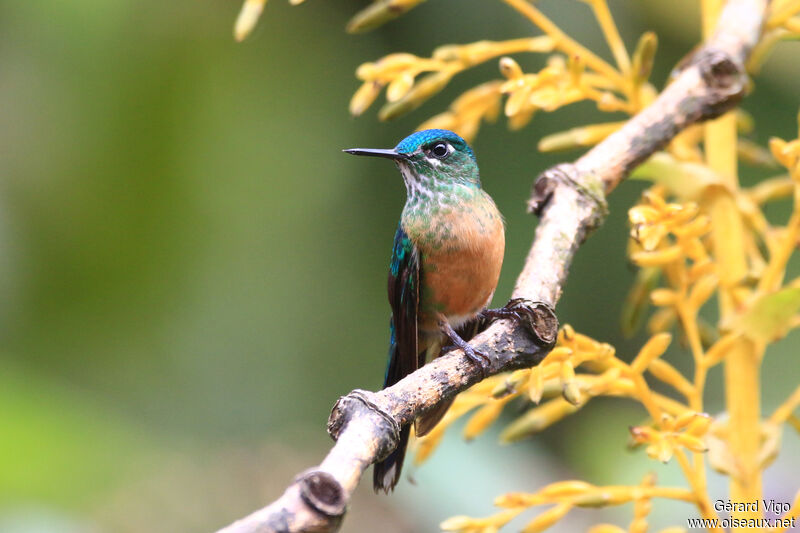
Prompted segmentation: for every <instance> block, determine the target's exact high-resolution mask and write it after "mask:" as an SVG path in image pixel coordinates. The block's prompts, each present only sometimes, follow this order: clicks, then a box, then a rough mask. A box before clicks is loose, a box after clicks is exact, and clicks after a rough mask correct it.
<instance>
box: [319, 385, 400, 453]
mask: <svg viewBox="0 0 800 533" xmlns="http://www.w3.org/2000/svg"><path fill="white" fill-rule="evenodd" d="M373 395H374V393H372V392H370V391H365V390H361V389H356V390H354V391H352V392H351V393H350V394H348V395H347V396H342V397H340V398H339V399H338V400H336V403H335V404H334V406H333V409H332V410H331V415H330V417H328V434H329V435H330V436H331V438H333V440H338V439H339V434H340V433H341V432H342V431H343V430H344V428H345V427H346V426H347V424H348V422H350V421H351V420H354V419H358V418H364V417H365V416H369V415H370V414H371V415H377V416H373V417H372V418H375V419H377V420H376V422H375V425H376V427H377V429H378V434H379V435H381V438H380V439H379V440H378V443H377V444H378V449H377V452H376V455H375V461H380V460H381V459H385V458H386V457H387V456H388V455H389V454H390V453H392V450H394V449H395V448H396V447H397V442H398V441H399V440H400V425H399V424H398V423H397V422H396V421H395V419H394V417H393V416H392V415H390V414H389V413H387V412H386V411H384V410H383V409H381V408H380V407H379V406H378V404H377V403H375V402H374V401H372V399H371V397H372V396H373Z"/></svg>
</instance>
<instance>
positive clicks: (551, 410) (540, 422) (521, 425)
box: [500, 397, 579, 443]
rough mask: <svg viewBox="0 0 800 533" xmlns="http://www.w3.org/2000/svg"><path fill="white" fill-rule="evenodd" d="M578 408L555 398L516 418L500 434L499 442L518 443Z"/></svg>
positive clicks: (562, 399)
mask: <svg viewBox="0 0 800 533" xmlns="http://www.w3.org/2000/svg"><path fill="white" fill-rule="evenodd" d="M578 409H579V407H577V406H575V405H572V404H571V403H569V402H567V401H566V400H565V399H564V398H561V397H559V398H555V399H553V400H550V401H548V402H546V403H543V404H541V405H539V406H537V407H534V408H533V409H530V410H529V411H528V412H527V413H525V414H524V415H522V416H521V417H519V418H517V419H516V420H515V421H514V422H512V423H511V424H509V425H508V427H507V428H506V429H504V430H503V432H502V433H501V434H500V442H502V443H510V442H515V441H518V440H520V439H522V438H524V437H527V436H528V435H532V434H534V433H538V432H539V431H542V430H543V429H546V428H548V427H550V426H551V425H553V424H555V423H556V422H558V421H559V420H561V419H562V418H564V417H565V416H567V415H571V414H572V413H574V412H575V411H577V410H578Z"/></svg>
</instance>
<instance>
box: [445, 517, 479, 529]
mask: <svg viewBox="0 0 800 533" xmlns="http://www.w3.org/2000/svg"><path fill="white" fill-rule="evenodd" d="M475 523H476V520H475V519H474V518H472V517H470V516H465V515H459V516H452V517H450V518H448V519H447V520H445V521H444V522H442V523H441V524H439V528H440V529H441V530H442V531H456V532H467V531H473V530H475Z"/></svg>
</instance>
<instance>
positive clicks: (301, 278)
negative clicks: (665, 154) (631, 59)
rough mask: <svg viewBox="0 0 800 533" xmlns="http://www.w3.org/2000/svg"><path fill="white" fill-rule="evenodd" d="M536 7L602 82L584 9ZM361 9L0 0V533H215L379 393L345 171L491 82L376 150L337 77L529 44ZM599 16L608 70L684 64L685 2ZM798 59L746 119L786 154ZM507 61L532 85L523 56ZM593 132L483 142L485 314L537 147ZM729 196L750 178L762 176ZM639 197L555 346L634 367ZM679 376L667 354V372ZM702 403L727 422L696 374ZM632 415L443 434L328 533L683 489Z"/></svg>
mask: <svg viewBox="0 0 800 533" xmlns="http://www.w3.org/2000/svg"><path fill="white" fill-rule="evenodd" d="M540 4H541V6H542V9H543V10H544V11H545V12H546V13H548V14H549V15H551V16H552V17H553V18H554V19H555V20H556V21H558V22H559V23H561V24H562V25H563V27H564V28H565V29H567V30H568V31H569V33H570V34H571V35H573V36H575V37H577V38H579V39H581V40H582V41H583V42H584V43H585V44H587V45H589V46H590V47H591V48H592V49H594V50H602V51H603V55H605V56H606V57H608V56H609V54H607V53H606V52H605V48H604V46H603V43H602V38H601V36H600V33H599V31H598V30H597V28H596V27H595V24H594V20H593V19H592V17H591V16H590V11H589V10H588V8H587V7H586V6H585V5H583V4H582V3H580V2H563V1H557V0H548V1H542V2H541V3H540ZM364 5H365V4H364V2H361V1H355V0H339V1H336V2H322V1H318V0H309V1H308V2H307V3H306V4H304V5H302V6H300V7H295V8H290V7H289V6H288V5H287V4H285V3H284V2H280V1H273V2H270V3H269V4H268V5H267V8H266V10H265V13H264V16H263V18H262V21H261V23H260V24H259V26H258V27H257V29H256V31H255V33H254V34H253V35H252V36H251V37H250V38H249V39H248V40H247V41H246V42H244V43H242V44H236V43H235V42H234V41H233V39H232V37H231V28H232V25H233V21H234V19H235V17H236V14H237V12H238V9H239V7H240V5H239V2H238V0H237V1H231V2H207V1H206V2H197V1H190V0H175V1H171V2H161V1H155V0H139V1H130V0H117V1H115V2H103V1H98V0H82V1H73V2H59V1H53V0H39V1H37V2H3V3H0V117H2V118H1V119H0V178H2V179H0V187H1V188H2V190H0V249H1V250H2V253H0V295H2V296H1V297H0V335H1V336H2V343H0V350H1V353H2V357H1V358H0V531H2V532H3V533H5V532H13V533H18V532H94V531H122V532H128V531H130V532H134V531H136V532H139V531H165V532H166V531H169V532H177V531H181V532H183V531H186V532H195V531H197V532H202V531H211V530H214V529H216V528H217V527H220V526H222V525H224V524H226V523H228V522H230V521H232V520H233V519H235V518H237V517H239V516H241V515H243V514H246V513H247V512H249V511H252V510H254V509H256V508H257V507H259V506H261V505H263V504H264V503H266V502H268V501H270V500H272V499H274V498H275V497H276V496H277V495H279V494H280V493H281V492H282V489H283V487H284V486H285V485H286V484H287V483H288V482H289V481H290V480H291V478H292V476H293V475H294V474H296V473H297V472H299V471H300V470H302V469H304V468H306V467H308V466H310V465H312V464H315V463H316V462H318V461H319V460H320V459H321V457H322V456H323V454H324V453H325V451H326V450H327V448H328V447H329V445H330V441H329V438H328V436H327V435H326V434H325V431H324V424H325V421H326V419H327V415H328V412H329V409H330V407H331V406H332V404H333V401H334V400H335V399H336V398H337V397H338V396H339V395H342V394H345V393H347V392H349V391H350V390H351V389H353V388H371V389H375V388H378V387H379V386H380V382H381V378H382V376H383V371H384V364H385V360H384V358H385V352H386V343H387V335H388V333H387V321H388V320H387V319H388V313H389V309H388V304H387V303H386V295H385V276H386V268H387V263H388V259H389V251H390V249H389V248H390V243H391V239H392V236H393V233H394V228H395V225H396V220H397V216H398V215H399V212H400V210H401V208H402V205H403V201H404V189H403V185H402V183H401V179H400V177H399V175H397V173H396V172H395V170H394V169H393V168H392V166H391V165H390V164H388V163H386V162H385V161H372V160H369V161H367V160H357V159H356V158H351V157H345V156H344V155H342V154H341V152H340V150H341V149H342V148H348V147H353V146H374V147H389V146H393V145H394V144H395V143H396V142H397V141H398V140H399V139H401V138H402V137H404V136H405V135H407V134H408V133H409V132H410V131H412V130H413V129H414V128H415V127H416V126H417V125H418V124H419V123H421V122H422V121H423V120H424V119H426V118H427V117H429V116H431V115H433V114H435V113H437V112H439V111H441V110H442V109H444V108H445V107H446V105H447V104H449V102H450V101H451V100H452V99H453V98H455V97H456V96H457V95H458V94H460V92H461V91H462V90H464V89H466V88H468V87H471V86H473V85H475V84H477V83H479V82H481V81H483V80H485V79H488V78H490V77H496V65H495V63H494V62H492V63H491V64H489V65H486V66H485V67H481V68H478V69H475V70H474V71H470V72H469V73H466V74H464V75H462V76H461V77H459V78H457V79H456V80H455V81H454V83H453V84H452V86H451V87H450V88H449V89H447V90H446V91H444V93H443V94H441V95H439V96H437V97H436V98H434V99H433V100H432V101H431V102H429V103H428V104H426V105H425V106H424V107H423V108H422V109H420V110H418V111H417V112H415V113H413V114H412V115H411V116H410V117H407V118H404V119H402V120H399V121H397V122H393V123H389V124H381V123H378V122H377V120H376V119H375V116H374V115H375V113H374V110H371V111H370V112H368V113H367V115H366V116H365V117H362V118H359V119H352V118H350V117H349V116H348V113H347V103H348V100H349V97H350V95H351V94H352V92H353V91H354V90H355V89H356V88H357V86H358V84H357V81H356V80H355V78H354V75H353V72H354V70H355V67H356V66H357V65H359V64H360V63H362V62H364V61H369V60H374V59H377V58H379V57H381V56H382V55H385V54H387V53H390V52H394V51H409V52H412V53H417V54H420V55H427V54H429V53H430V51H431V50H432V49H433V48H434V47H435V46H437V45H439V44H444V43H448V42H454V43H465V42H470V41H474V40H479V39H503V38H512V37H519V36H525V35H530V34H531V33H532V32H534V30H533V29H532V28H531V27H530V26H529V25H528V23H527V22H525V21H524V20H522V19H521V18H519V17H517V16H516V14H515V13H513V12H512V11H511V10H510V9H508V8H507V7H505V6H504V5H502V4H500V3H498V2H490V1H487V0H439V1H437V2H428V3H425V4H424V5H422V6H420V7H419V8H418V9H416V10H414V11H413V12H412V13H410V14H409V15H408V16H406V17H403V18H401V19H399V20H398V21H396V22H393V23H391V24H389V25H387V26H385V27H384V28H382V29H380V30H378V31H376V32H373V33H370V34H367V35H358V36H350V35H346V34H345V33H344V31H343V28H344V25H345V23H346V21H347V20H348V18H349V17H350V16H351V15H352V14H353V13H355V12H356V11H357V10H358V9H360V8H361V7H363V6H364ZM612 9H613V11H614V13H615V14H616V16H617V20H618V23H619V25H620V27H621V31H622V34H623V36H624V38H625V40H626V42H627V44H628V46H629V48H632V47H633V46H634V44H635V42H636V39H637V38H638V35H639V34H640V33H641V32H642V31H644V30H646V29H654V30H656V31H657V33H658V35H659V38H660V50H659V54H658V56H657V62H656V72H655V74H654V80H655V81H656V82H657V83H658V84H659V85H661V84H663V82H664V81H665V80H666V77H667V74H668V72H669V70H670V67H671V66H672V65H673V64H674V63H675V62H676V61H678V60H679V59H680V58H681V57H682V56H683V55H684V54H685V53H686V52H687V51H688V50H689V49H690V48H691V47H692V46H693V45H694V44H695V43H696V41H697V35H698V31H699V30H698V28H699V23H698V20H697V16H696V12H695V11H696V6H695V5H694V2H692V1H690V0H680V1H669V2H666V1H665V2H636V3H630V2H622V1H617V2H613V3H612ZM454 11H455V13H454ZM797 54H798V48H797V45H796V44H794V43H791V44H784V45H783V46H782V48H781V49H780V50H779V52H778V53H776V54H775V55H774V56H773V57H772V58H771V59H770V61H769V62H768V64H767V65H766V67H765V68H764V72H763V74H762V75H761V76H760V78H759V80H758V82H757V85H756V89H755V93H754V94H753V95H752V96H751V98H750V99H749V100H747V101H746V102H745V104H744V107H745V108H746V109H747V110H748V111H750V112H751V113H752V114H753V115H754V116H755V117H756V120H757V130H756V132H755V134H754V138H755V139H756V140H758V141H760V142H764V141H766V139H768V138H769V136H770V135H779V136H782V137H784V138H793V137H794V135H795V131H796V123H795V113H796V111H797V107H798V98H797V95H798V94H799V89H800V77H798V75H797V65H798V64H800V63H798V61H797V57H798V55H797ZM520 61H521V62H522V63H523V66H527V67H530V68H534V67H536V66H537V65H541V63H542V61H543V58H541V57H533V58H524V59H520ZM596 118H599V119H602V118H601V116H600V115H599V114H598V113H597V112H596V111H594V109H593V106H591V105H578V106H575V107H573V108H569V109H567V110H565V111H561V112H557V113H555V114H552V115H546V114H541V115H539V116H537V117H536V118H535V119H534V121H533V122H532V124H531V125H530V126H529V127H527V128H526V129H525V130H523V131H521V132H516V133H514V132H509V131H508V130H507V129H506V127H505V125H504V124H503V123H502V122H501V123H498V124H497V125H489V126H486V127H484V129H483V130H482V132H481V134H480V135H479V137H478V139H477V141H476V142H475V143H474V146H475V149H476V152H477V154H478V158H479V162H480V164H481V170H482V176H483V180H484V184H485V187H486V189H487V190H488V191H489V192H490V193H491V194H492V195H493V196H494V198H495V199H496V201H497V203H498V205H499V207H500V209H501V211H503V213H504V214H505V217H506V220H507V228H508V230H507V243H508V244H507V246H508V248H507V254H506V261H505V265H504V270H503V275H502V279H501V284H500V287H499V289H498V291H497V303H498V304H502V303H503V301H504V300H505V299H506V298H507V297H508V295H509V293H510V291H511V287H512V286H513V282H514V278H515V274H516V272H518V270H519V268H520V267H521V265H522V261H523V258H524V256H525V253H526V251H527V248H528V246H529V244H530V241H531V238H532V235H533V229H534V226H535V220H534V219H533V218H531V217H529V216H527V215H525V213H524V201H525V199H526V197H527V194H528V190H529V187H530V184H531V182H532V179H533V178H534V177H535V175H536V174H537V173H538V172H539V171H541V170H543V169H544V168H546V167H547V166H548V165H551V164H553V163H555V162H557V161H559V160H563V159H564V158H569V159H572V158H574V157H575V155H576V154H567V155H564V154H558V155H555V156H543V155H541V154H538V153H537V152H536V149H535V147H536V143H537V141H538V140H539V138H540V137H541V136H542V135H544V134H547V133H552V132H555V131H559V130H562V129H566V128H568V127H571V126H573V125H577V124H579V123H586V122H588V121H593V120H595V119H596ZM743 172H744V178H743V179H744V180H745V181H750V182H752V181H753V180H755V179H758V178H761V177H765V176H767V175H768V173H766V172H764V171H752V170H750V169H744V170H743ZM642 187H643V185H642V184H641V183H626V184H623V185H622V186H621V187H620V189H619V190H618V191H616V192H615V193H614V195H613V197H612V198H611V216H610V217H609V220H608V223H607V224H606V225H605V226H604V227H603V228H602V229H601V230H600V231H599V232H597V233H596V234H595V235H594V236H593V237H592V238H591V239H590V240H589V241H588V242H587V244H586V246H585V247H584V248H583V249H581V251H580V253H579V254H578V258H577V260H576V262H575V264H574V267H573V269H572V273H571V276H570V282H569V284H568V285H567V288H566V292H565V295H564V298H563V300H562V302H561V303H560V304H559V308H558V311H559V315H560V317H561V320H562V322H569V323H571V324H573V325H574V326H575V327H576V329H578V330H580V331H583V332H585V333H588V334H590V335H593V336H595V337H596V338H598V339H600V340H604V341H608V342H611V343H613V344H614V345H616V346H617V348H618V350H619V351H620V353H623V354H629V355H628V356H630V355H632V354H635V352H636V350H637V348H638V346H640V345H641V343H642V340H643V337H641V336H640V337H637V338H634V339H632V340H625V339H622V338H621V334H620V328H619V315H620V309H621V304H622V300H623V297H624V294H625V293H626V291H627V288H628V286H629V285H630V282H631V281H632V276H633V271H632V270H631V269H630V268H629V266H628V265H627V263H626V260H625V257H624V250H625V246H626V240H627V225H626V210H627V208H628V207H629V206H630V205H632V203H633V202H634V201H635V199H636V198H637V196H638V194H639V193H640V191H641V190H642ZM797 340H798V337H797V336H794V337H790V338H788V339H786V340H785V341H783V342H782V343H781V344H779V345H778V346H777V347H776V349H774V350H772V352H770V354H769V357H768V359H767V361H766V364H765V368H764V379H765V382H766V383H769V386H768V387H765V390H764V401H763V404H764V409H765V410H766V411H769V410H771V409H772V408H774V406H775V405H777V403H778V402H779V401H780V400H781V399H782V398H783V397H784V396H786V395H787V394H788V393H789V391H790V390H791V388H792V387H793V386H794V385H795V384H796V381H797V376H798V370H800V364H798V360H797V350H796V348H794V347H793V343H796V342H797ZM676 344H677V343H676ZM685 359H686V357H685V354H684V353H683V352H681V351H680V350H679V349H676V350H675V351H674V353H673V354H672V355H671V360H672V361H673V362H675V364H676V365H678V366H683V367H686V365H684V364H683V363H687V364H688V362H687V361H685ZM707 398H708V401H709V404H708V405H709V409H710V410H715V411H714V412H718V411H719V410H721V409H722V408H723V406H722V404H721V402H720V398H721V389H720V376H719V372H718V371H716V372H715V373H714V374H713V375H712V381H711V383H710V386H709V388H708V393H707ZM512 414H513V413H512ZM643 417H644V413H643V411H641V410H640V409H639V408H637V407H636V406H635V405H633V404H631V403H627V402H624V401H613V400H606V401H596V402H594V403H593V404H590V405H589V406H588V407H587V408H586V409H584V410H583V411H581V412H580V414H578V415H576V416H574V417H572V418H571V419H569V420H567V421H565V422H563V423H561V424H559V425H558V426H556V427H554V428H552V430H550V431H548V432H547V433H545V434H543V435H541V436H539V437H537V438H535V439H532V440H530V441H527V442H524V443H522V444H518V445H514V446H510V447H498V446H497V445H496V444H495V436H493V435H492V434H488V435H485V436H484V437H482V438H481V439H479V440H478V441H476V442H473V443H471V444H469V445H467V444H465V443H463V442H462V441H461V440H460V438H459V435H458V432H457V431H453V432H451V434H450V435H449V437H448V439H446V441H445V443H444V445H443V447H442V448H441V449H440V450H439V451H438V452H437V454H436V455H435V456H434V457H433V459H432V460H431V461H430V462H429V463H427V464H426V465H424V466H423V467H421V468H418V469H414V468H409V469H408V472H409V474H410V475H411V477H413V478H414V479H415V480H416V485H413V484H411V483H408V482H405V481H404V482H403V483H401V485H400V487H399V489H398V491H397V492H396V493H395V495H393V496H392V497H376V496H373V495H372V494H371V491H370V490H368V487H366V484H365V486H364V487H362V488H361V489H360V491H359V493H358V494H357V496H356V498H355V500H354V502H353V505H352V511H351V513H350V515H349V517H348V520H347V522H346V524H345V528H344V531H354V532H371V531H375V530H377V529H378V528H380V529H381V531H382V532H384V533H388V532H391V531H435V530H436V524H437V523H438V522H439V521H441V520H442V519H444V518H446V517H448V516H450V515H453V514H475V515H478V514H486V513H489V512H491V511H492V507H491V501H492V499H493V497H494V496H495V495H497V494H499V493H501V492H504V491H509V490H533V489H536V488H537V487H539V486H541V485H543V484H545V483H547V482H551V481H555V480H558V479H569V478H578V477H580V478H584V479H586V480H588V481H590V482H593V483H597V484H615V483H623V482H628V481H637V480H638V479H640V478H641V476H642V475H643V474H644V473H645V472H647V471H650V470H655V471H656V472H658V474H659V476H660V480H661V481H664V482H674V483H678V482H680V476H679V475H678V473H677V471H676V469H675V467H674V465H667V466H661V465H658V464H656V463H654V462H652V461H649V460H648V459H647V458H646V457H645V456H644V454H643V453H641V452H638V453H630V452H628V451H626V449H625V443H626V440H627V427H628V426H629V425H632V424H636V423H638V422H640V421H641V420H642V418H643ZM798 440H799V439H798V437H797V435H796V434H788V433H787V434H786V435H784V454H783V455H782V456H781V458H780V459H779V460H778V462H777V463H776V464H775V465H774V466H772V467H771V468H770V469H769V470H768V471H767V473H766V478H765V480H766V482H765V486H766V496H767V497H771V498H776V499H778V500H779V501H790V500H791V497H792V496H793V494H794V491H795V490H796V489H797V477H796V474H797V472H798V471H800V444H798ZM464 465H469V466H468V468H464ZM793 474H794V475H793ZM711 487H712V495H713V496H715V497H724V496H725V494H726V490H727V489H726V480H725V479H723V478H721V477H719V476H715V475H714V476H712V478H711ZM655 507H656V511H655V513H654V517H653V522H654V523H656V524H676V523H681V521H682V520H683V519H684V518H685V517H687V516H695V512H694V509H692V508H690V507H688V506H685V505H681V504H674V505H670V504H661V503H659V504H657V505H656V506H655ZM601 519H603V520H616V521H618V523H620V524H625V523H627V522H628V521H629V519H630V510H629V509H614V510H611V511H608V512H597V511H587V512H576V513H574V515H571V516H570V518H569V520H568V521H566V522H564V524H563V525H560V526H559V527H557V528H555V529H554V531H575V530H578V529H585V526H586V525H587V524H591V523H595V522H598V521H600V520H601Z"/></svg>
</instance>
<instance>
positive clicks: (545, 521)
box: [522, 503, 572, 533]
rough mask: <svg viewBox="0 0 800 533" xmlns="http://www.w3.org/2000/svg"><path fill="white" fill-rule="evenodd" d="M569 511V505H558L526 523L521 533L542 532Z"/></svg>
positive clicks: (570, 507) (570, 506)
mask: <svg viewBox="0 0 800 533" xmlns="http://www.w3.org/2000/svg"><path fill="white" fill-rule="evenodd" d="M570 509H572V505H571V504H569V503H560V504H558V505H556V506H555V507H552V508H550V509H548V510H547V511H545V512H543V513H542V514H540V515H539V516H537V517H536V518H534V519H533V520H531V521H530V522H528V524H527V525H526V526H525V527H524V528H523V529H522V533H539V532H540V531H544V530H545V529H547V528H549V527H550V526H552V525H553V524H555V523H556V522H558V521H559V520H561V519H562V518H563V517H564V515H566V514H567V513H568V512H569V510H570Z"/></svg>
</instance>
